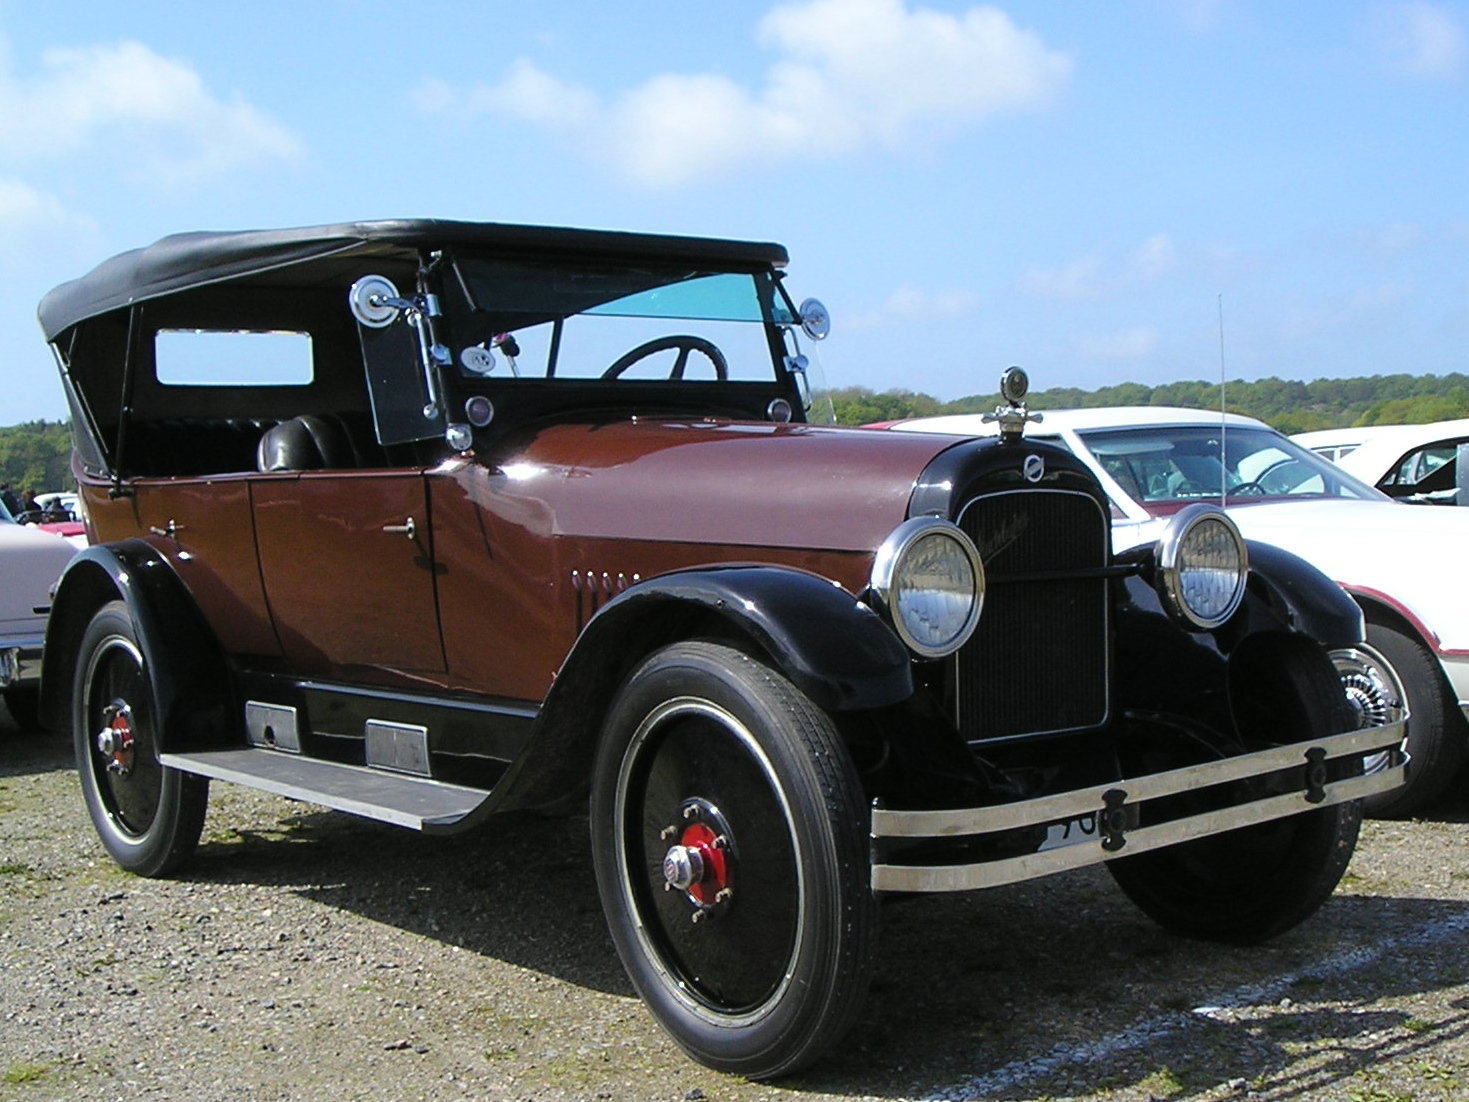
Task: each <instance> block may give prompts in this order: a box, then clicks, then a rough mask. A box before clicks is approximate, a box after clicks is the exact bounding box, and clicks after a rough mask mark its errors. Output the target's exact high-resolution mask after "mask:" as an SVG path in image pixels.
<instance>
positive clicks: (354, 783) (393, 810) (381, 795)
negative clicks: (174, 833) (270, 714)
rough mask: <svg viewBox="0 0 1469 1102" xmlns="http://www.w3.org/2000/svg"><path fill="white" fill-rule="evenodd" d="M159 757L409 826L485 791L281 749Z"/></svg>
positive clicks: (472, 802) (448, 814) (440, 825)
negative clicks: (320, 758)
mask: <svg viewBox="0 0 1469 1102" xmlns="http://www.w3.org/2000/svg"><path fill="white" fill-rule="evenodd" d="M159 760H160V761H161V762H162V763H163V764H164V765H165V766H167V767H168V768H170V769H178V770H181V771H182V772H185V773H198V774H200V775H202V776H205V777H213V778H214V779H215V780H221V781H231V782H233V783H235V784H242V785H245V786H246V787H249V788H260V789H264V790H265V791H266V792H274V793H275V794H276V795H277V796H288V797H290V798H291V799H293V800H304V801H306V802H307V803H313V804H321V805H323V806H324V807H330V808H334V809H335V810H337V811H349V812H351V813H352V814H353V815H361V816H363V817H364V818H368V819H376V820H378V821H379V822H383V823H392V824H394V825H395V826H403V827H409V828H410V829H412V830H445V829H447V828H450V827H452V826H454V824H456V823H458V822H459V821H460V820H462V819H464V818H465V816H467V815H469V813H470V812H472V811H473V810H474V809H475V808H477V807H479V805H480V804H482V803H483V802H484V801H485V800H486V799H487V798H488V796H489V793H488V792H486V791H484V790H483V789H479V788H465V787H463V786H462V785H457V784H446V783H445V782H443V781H433V780H429V779H428V778H426V777H411V776H408V775H406V774H403V773H389V772H385V771H384V770H381V769H369V768H367V767H366V766H364V765H342V764H340V763H338V762H333V761H320V760H318V759H316V758H302V757H297V756H296V755H295V754H287V753H283V752H282V751H280V750H250V749H240V750H208V751H203V752H199V753H188V754H162V755H160V756H159Z"/></svg>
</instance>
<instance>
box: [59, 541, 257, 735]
mask: <svg viewBox="0 0 1469 1102" xmlns="http://www.w3.org/2000/svg"><path fill="white" fill-rule="evenodd" d="M115 600H121V601H122V602H123V603H124V604H125V605H126V606H127V610H128V616H129V617H130V618H131V619H132V622H133V631H134V632H135V634H136V635H137V639H138V648H139V650H141V651H142V654H143V661H144V665H145V667H146V670H147V674H148V679H149V683H150V686H151V688H152V691H153V702H154V707H155V708H156V709H157V711H158V733H159V742H160V744H161V746H162V747H163V748H165V749H183V748H187V747H193V746H199V745H201V744H203V745H220V744H223V743H224V742H226V741H227V740H228V739H229V738H230V735H231V730H230V725H229V722H228V717H229V716H230V715H232V714H233V710H232V709H231V708H229V702H230V700H231V693H230V690H229V686H230V684H231V679H230V676H229V668H228V664H227V663H226V661H225V659H224V652H223V650H222V649H221V647H220V645H219V642H218V640H217V639H216V638H215V637H214V633H213V632H212V631H211V630H210V629H209V626H208V625H207V624H206V623H205V622H204V617H203V615H202V614H201V613H200V611H199V609H198V607H197V606H196V605H195V603H194V600H193V598H192V597H191V596H190V594H189V591H188V588H187V587H186V586H185V585H184V583H183V582H182V581H181V580H180V579H179V577H178V575H177V574H175V573H174V570H173V567H172V565H171V564H170V563H169V562H168V560H167V559H166V558H164V557H163V556H162V555H160V554H159V553H158V551H157V550H155V549H154V548H153V547H152V546H150V545H149V544H147V543H145V542H144V541H142V540H123V541H121V542H118V543H108V544H99V545H96V546H93V547H88V548H86V549H85V550H83V551H82V552H80V553H79V554H78V555H77V556H76V558H74V559H72V561H71V563H70V564H69V565H68V566H67V568H66V571H65V572H64V573H63V574H62V576H61V581H60V582H59V583H58V585H57V589H56V599H55V600H54V601H53V602H52V606H51V615H50V618H49V619H48V620H47V623H46V645H45V650H44V652H43V653H44V657H43V659H42V666H41V706H42V709H43V714H44V716H45V717H46V721H47V724H48V726H51V727H54V728H57V729H65V728H67V727H69V725H70V720H69V715H70V710H71V699H72V687H73V683H74V681H75V678H76V669H77V657H78V656H77V647H78V645H79V644H80V643H81V639H82V635H83V634H84V633H85V632H86V630H87V625H88V624H89V623H90V622H91V620H92V617H93V616H94V615H95V614H96V612H97V610H98V609H99V608H101V607H102V606H103V605H105V604H106V603H107V602H109V601H115Z"/></svg>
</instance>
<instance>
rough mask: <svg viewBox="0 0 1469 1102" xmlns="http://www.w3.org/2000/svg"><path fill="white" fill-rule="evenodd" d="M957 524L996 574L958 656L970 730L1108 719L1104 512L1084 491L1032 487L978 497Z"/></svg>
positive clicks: (1006, 733) (1004, 734) (964, 722)
mask: <svg viewBox="0 0 1469 1102" xmlns="http://www.w3.org/2000/svg"><path fill="white" fill-rule="evenodd" d="M959 526H960V527H961V528H963V529H964V531H965V532H966V533H967V534H968V535H969V537H970V538H971V539H973V540H974V543H975V545H976V546H977V547H978V548H979V551H980V555H981V557H982V558H983V559H984V566H985V575H986V578H987V579H988V582H989V589H988V591H987V593H986V594H985V604H984V614H983V615H982V616H981V617H980V620H979V628H978V630H976V631H975V633H974V637H973V638H972V639H970V641H969V642H968V643H967V644H965V646H964V648H963V649H962V650H961V651H960V652H959V655H958V680H957V684H956V686H955V688H956V691H957V708H958V721H959V729H960V731H961V732H962V733H963V735H964V737H965V738H966V739H968V740H970V741H975V740H979V739H995V738H1009V737H1013V736H1016V735H1024V734H1039V733H1042V732H1051V731H1070V730H1076V729H1079V728H1085V727H1094V726H1097V725H1099V724H1101V723H1103V722H1105V721H1106V718H1107V683H1108V676H1109V675H1108V654H1109V652H1110V640H1109V635H1110V632H1109V627H1108V594H1107V581H1106V579H1105V578H1104V577H1102V576H1100V575H1099V574H1098V573H1097V571H1098V570H1099V569H1100V568H1101V567H1104V566H1106V565H1107V558H1108V557H1107V544H1108V537H1109V522H1108V518H1107V516H1106V514H1105V513H1103V512H1102V510H1101V509H1100V508H1099V507H1098V505H1097V503H1096V502H1095V501H1094V500H1093V499H1092V498H1090V497H1088V496H1087V495H1086V494H1081V493H1075V492H1071V491H1064V490H1026V491H1015V492H1008V493H1001V494H994V495H991V496H988V497H980V498H975V499H974V500H972V501H970V502H969V503H968V505H966V506H965V507H964V509H963V510H962V512H961V513H960V516H959ZM1087 574H1090V575H1091V576H1084V575H1087ZM1079 575H1081V576H1079Z"/></svg>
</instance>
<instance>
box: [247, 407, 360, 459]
mask: <svg viewBox="0 0 1469 1102" xmlns="http://www.w3.org/2000/svg"><path fill="white" fill-rule="evenodd" d="M355 466H357V456H356V453H355V452H354V450H353V448H352V442H351V441H350V440H349V439H348V437H347V433H346V431H345V430H344V429H343V428H342V426H341V425H340V424H338V423H337V422H336V421H333V420H328V419H327V418H324V417H317V416H315V415H313V414H309V413H308V414H303V415H302V416H300V417H292V418H291V419H290V420H289V421H282V422H281V423H280V424H279V425H276V426H275V427H274V428H272V429H267V430H266V432H265V434H264V435H263V436H261V438H260V446H259V447H258V448H257V449H256V452H255V469H256V470H259V471H315V470H324V469H327V468H332V467H355Z"/></svg>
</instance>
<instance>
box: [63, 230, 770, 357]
mask: <svg viewBox="0 0 1469 1102" xmlns="http://www.w3.org/2000/svg"><path fill="white" fill-rule="evenodd" d="M455 246H467V247H472V248H500V249H507V250H514V251H518V252H532V253H541V254H551V253H563V254H568V255H579V256H584V257H587V258H589V259H590V258H597V259H604V258H605V259H611V258H624V259H649V260H654V259H657V260H671V261H698V262H704V263H710V264H716V265H724V264H734V265H740V266H749V265H756V266H759V267H767V266H769V265H772V264H775V265H783V264H785V263H786V251H785V248H784V247H783V246H781V245H776V244H772V243H769V242H754V241H727V240H721V239H717V238H699V237H674V236H666V235H660V234H639V233H621V232H614V231H608V230H582V229H568V228H564V227H551V226H519V225H507V224H504V223H495V222H452V221H444V220H440V219H432V218H404V219H393V220H388V221H377V222H339V223H337V224H335V225H329V226H305V227H301V228H298V229H284V230H238V231H231V232H204V233H181V234H174V235H172V236H170V237H165V238H163V239H162V240H161V241H158V242H155V243H154V244H152V245H148V246H146V247H145V248H141V249H133V250H131V251H130V252H125V253H120V254H118V255H117V256H114V257H112V258H111V259H110V260H104V261H103V262H102V263H101V264H99V265H97V267H95V268H93V269H92V270H91V271H90V272H88V273H87V274H86V275H84V276H82V277H81V278H80V279H74V280H72V281H71V282H69V283H63V284H61V286H59V287H57V288H55V289H54V290H52V291H51V292H50V293H49V294H47V295H46V297H45V298H43V299H42V300H41V305H40V307H39V309H38V311H37V313H38V315H39V317H40V321H41V329H42V331H43V332H44V333H45V334H46V339H47V340H48V341H49V340H55V339H56V338H57V337H58V336H59V335H60V334H61V333H63V332H65V331H66V330H67V329H68V328H70V327H71V326H73V325H75V324H76V323H77V322H79V321H85V320H86V319H87V318H90V317H95V316H96V315H98V314H105V313H108V312H109V311H112V310H117V309H120V308H122V307H124V306H128V305H130V304H131V303H134V302H144V301H147V300H148V299H152V298H157V297H159V296H161V295H167V294H172V293H173V292H176V291H182V290H187V289H189V288H191V287H202V286H205V285H207V284H211V283H218V282H221V281H224V280H229V279H237V278H241V277H245V276H254V275H260V274H262V273H265V272H269V271H273V270H276V269H280V268H286V267H290V266H292V265H296V264H301V263H304V262H307V261H312V260H319V259H322V258H325V257H345V256H354V255H363V256H370V255H373V254H382V255H385V256H391V255H394V254H395V253H401V252H404V251H408V252H412V251H415V250H418V249H436V248H453V247H455Z"/></svg>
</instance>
